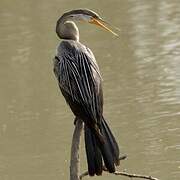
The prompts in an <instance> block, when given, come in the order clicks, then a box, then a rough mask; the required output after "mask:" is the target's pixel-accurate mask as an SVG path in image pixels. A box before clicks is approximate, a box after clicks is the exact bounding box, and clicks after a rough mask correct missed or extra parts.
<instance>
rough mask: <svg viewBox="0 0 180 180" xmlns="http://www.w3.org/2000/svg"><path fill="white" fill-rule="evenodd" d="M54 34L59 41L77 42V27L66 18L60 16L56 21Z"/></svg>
mask: <svg viewBox="0 0 180 180" xmlns="http://www.w3.org/2000/svg"><path fill="white" fill-rule="evenodd" d="M56 33H57V35H58V37H59V38H60V39H68V40H74V41H79V30H78V27H77V26H76V24H75V23H74V22H73V21H71V20H70V18H68V17H66V16H61V17H60V18H59V20H58V21H57V24H56Z"/></svg>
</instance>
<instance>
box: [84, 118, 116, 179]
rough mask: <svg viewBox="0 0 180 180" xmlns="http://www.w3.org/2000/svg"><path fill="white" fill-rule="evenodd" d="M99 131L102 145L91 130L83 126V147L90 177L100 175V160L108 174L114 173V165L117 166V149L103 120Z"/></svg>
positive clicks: (101, 165)
mask: <svg viewBox="0 0 180 180" xmlns="http://www.w3.org/2000/svg"><path fill="white" fill-rule="evenodd" d="M100 131H101V134H102V136H103V139H104V143H103V144H102V142H101V141H100V140H99V138H98V136H97V135H95V133H94V132H93V131H92V129H90V128H89V127H87V125H85V146H86V156H87V163H88V172H89V175H90V176H94V175H95V174H96V175H101V174H102V168H103V162H102V160H103V161H104V164H105V166H106V168H107V169H108V171H109V172H110V173H113V172H115V165H119V147H118V144H117V142H116V140H115V138H114V136H113V134H112V132H111V130H110V128H109V127H108V125H107V123H106V121H105V120H104V119H102V122H101V125H100Z"/></svg>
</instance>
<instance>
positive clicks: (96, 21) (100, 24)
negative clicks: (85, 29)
mask: <svg viewBox="0 0 180 180" xmlns="http://www.w3.org/2000/svg"><path fill="white" fill-rule="evenodd" d="M89 23H91V24H95V25H97V26H100V27H102V28H103V29H105V30H107V31H109V32H111V33H112V34H114V35H115V36H118V34H116V33H115V32H113V31H112V30H111V29H109V28H108V27H107V26H105V25H104V24H103V21H101V20H100V19H95V18H92V19H91V20H90V21H89Z"/></svg>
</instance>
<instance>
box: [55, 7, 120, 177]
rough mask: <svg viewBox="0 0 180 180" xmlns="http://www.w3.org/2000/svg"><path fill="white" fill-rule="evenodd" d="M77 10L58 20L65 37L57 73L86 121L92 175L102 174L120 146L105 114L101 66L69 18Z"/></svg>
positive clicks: (110, 167)
mask: <svg viewBox="0 0 180 180" xmlns="http://www.w3.org/2000/svg"><path fill="white" fill-rule="evenodd" d="M85 11H87V12H88V13H87V12H86V13H85V15H86V16H90V15H91V16H92V17H95V16H97V14H95V15H92V14H91V13H92V12H91V11H88V10H85ZM78 13H80V16H82V11H80V10H75V11H73V12H72V11H70V12H68V13H65V14H64V15H63V16H62V17H61V18H60V19H59V20H58V23H57V26H56V32H57V34H58V36H59V37H60V38H62V39H63V41H62V42H61V43H60V44H59V46H58V49H57V54H56V56H55V58H54V73H55V75H56V78H57V80H58V84H59V87H60V89H61V92H62V94H63V96H64V97H65V99H66V102H67V103H68V104H69V106H70V108H71V110H72V112H73V113H74V115H75V116H76V117H77V118H79V119H81V120H83V122H84V124H85V145H86V155H87V162H88V171H89V175H94V174H97V175H101V174H102V167H103V161H104V164H105V166H106V168H107V169H108V170H109V172H114V171H115V164H118V158H119V148H118V145H117V143H116V140H115V138H114V136H113V135H112V133H111V131H110V129H109V127H108V125H107V123H106V121H105V120H104V117H103V91H102V78H101V75H100V71H99V67H98V65H97V62H96V60H95V57H94V55H93V53H92V51H91V50H90V49H89V48H87V47H86V46H84V45H83V44H81V43H80V42H79V31H78V29H77V27H76V25H75V24H74V22H72V21H70V20H72V14H75V15H76V16H77V14H78ZM89 14H90V15H89ZM69 16H70V17H69ZM91 16H90V17H91ZM88 18H89V17H88Z"/></svg>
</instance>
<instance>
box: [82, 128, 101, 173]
mask: <svg viewBox="0 0 180 180" xmlns="http://www.w3.org/2000/svg"><path fill="white" fill-rule="evenodd" d="M98 143H99V142H97V141H96V137H95V135H94V134H93V133H92V131H91V129H89V128H88V127H87V126H86V125H85V146H86V156H87V162H88V172H89V175H90V176H94V175H95V174H96V175H101V174H102V166H103V165H102V155H101V151H100V149H99V145H98Z"/></svg>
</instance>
